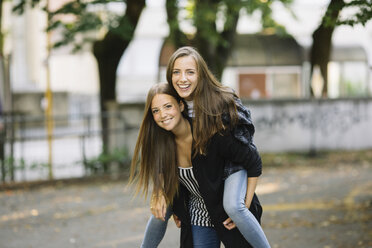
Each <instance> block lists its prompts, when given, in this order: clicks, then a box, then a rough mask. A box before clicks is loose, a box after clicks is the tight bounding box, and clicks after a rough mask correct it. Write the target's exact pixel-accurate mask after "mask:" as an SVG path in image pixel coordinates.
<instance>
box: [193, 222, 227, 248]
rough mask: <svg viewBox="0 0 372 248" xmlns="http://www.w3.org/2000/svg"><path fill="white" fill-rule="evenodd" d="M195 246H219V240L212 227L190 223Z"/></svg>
mask: <svg viewBox="0 0 372 248" xmlns="http://www.w3.org/2000/svg"><path fill="white" fill-rule="evenodd" d="M191 231H192V241H193V243H194V247H195V248H220V240H219V238H218V236H217V232H216V230H215V229H214V228H213V227H206V226H195V225H191Z"/></svg>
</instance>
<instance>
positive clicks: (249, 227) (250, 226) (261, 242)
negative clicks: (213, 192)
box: [223, 170, 270, 248]
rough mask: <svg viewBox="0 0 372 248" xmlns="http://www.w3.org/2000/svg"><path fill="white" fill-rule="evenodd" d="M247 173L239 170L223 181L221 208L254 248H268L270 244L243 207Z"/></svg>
mask: <svg viewBox="0 0 372 248" xmlns="http://www.w3.org/2000/svg"><path fill="white" fill-rule="evenodd" d="M246 192H247V171H246V170H240V171H237V172H235V173H233V174H231V175H230V176H229V177H228V178H226V180H225V189H224V194H223V207H224V209H225V211H226V213H227V215H228V216H229V217H230V218H231V219H232V221H234V223H235V224H236V226H237V227H238V229H239V231H240V233H241V234H242V235H243V236H244V238H245V239H246V240H247V241H248V242H249V243H250V244H251V245H252V246H253V247H254V248H268V247H270V244H269V242H268V240H267V238H266V236H265V233H264V232H263V230H262V228H261V226H260V224H259V223H258V221H257V219H256V218H255V217H254V215H253V214H252V213H251V212H250V211H249V209H248V208H247V207H246V206H245V194H246Z"/></svg>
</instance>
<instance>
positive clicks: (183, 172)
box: [178, 167, 213, 227]
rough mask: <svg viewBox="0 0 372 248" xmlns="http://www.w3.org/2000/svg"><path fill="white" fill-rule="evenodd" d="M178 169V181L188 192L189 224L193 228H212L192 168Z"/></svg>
mask: <svg viewBox="0 0 372 248" xmlns="http://www.w3.org/2000/svg"><path fill="white" fill-rule="evenodd" d="M178 168H179V172H180V173H179V180H180V182H181V183H182V184H183V185H184V186H185V187H186V188H187V189H188V191H189V192H190V202H189V211H190V217H191V224H192V225H195V226H208V227H212V226H213V224H212V222H211V218H210V216H209V214H208V210H207V207H206V206H205V203H204V199H203V197H202V196H201V195H200V191H199V185H198V182H197V181H196V179H195V177H194V173H193V171H192V167H189V168H182V167H178Z"/></svg>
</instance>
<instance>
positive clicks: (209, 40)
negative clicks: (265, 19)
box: [166, 0, 239, 80]
mask: <svg viewBox="0 0 372 248" xmlns="http://www.w3.org/2000/svg"><path fill="white" fill-rule="evenodd" d="M220 2H221V1H218V0H205V1H195V5H196V6H195V7H194V25H195V27H196V34H195V35H194V36H193V37H190V36H186V35H185V34H184V33H183V32H182V31H181V30H180V27H179V24H178V6H177V1H176V0H167V2H166V7H167V15H168V25H169V28H170V35H169V37H168V38H169V39H170V40H171V43H172V44H174V46H175V47H176V49H177V48H178V47H180V46H185V45H191V46H194V47H195V48H196V49H197V50H198V51H199V53H200V54H201V56H202V57H203V58H204V60H205V61H206V62H207V65H208V67H209V69H210V70H211V71H212V72H213V74H214V75H215V76H216V78H217V79H218V80H221V77H222V73H223V70H224V68H225V66H226V63H227V59H228V57H229V55H230V52H231V50H232V46H233V45H232V41H233V39H234V36H235V31H236V26H237V23H238V19H239V9H237V8H236V6H232V5H231V4H230V5H227V6H226V8H227V10H226V11H227V14H226V19H227V20H226V22H225V25H224V28H223V30H222V31H221V32H219V31H218V30H217V26H216V13H217V10H218V6H219V4H220Z"/></svg>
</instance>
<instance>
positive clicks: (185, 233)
mask: <svg viewBox="0 0 372 248" xmlns="http://www.w3.org/2000/svg"><path fill="white" fill-rule="evenodd" d="M254 154H255V153H252V150H251V147H250V145H249V144H243V143H242V142H241V141H239V140H237V139H236V138H235V137H234V133H233V131H226V132H224V134H215V135H214V136H213V137H212V138H211V139H210V141H209V143H208V146H207V153H206V155H200V154H199V155H197V156H196V157H194V158H193V159H192V165H193V172H194V175H195V178H196V180H197V181H198V184H199V190H200V193H201V195H202V197H203V198H204V201H205V204H206V207H207V210H208V213H209V215H210V217H211V220H212V223H213V225H214V228H215V230H216V231H217V234H218V237H219V238H220V240H221V241H222V242H223V244H224V245H225V247H226V248H235V247H236V248H242V247H251V246H250V245H249V243H248V242H247V241H246V240H245V239H244V237H243V236H242V235H241V233H240V232H239V230H238V229H237V228H234V229H233V230H228V229H226V228H225V227H224V225H223V224H222V222H223V221H225V220H226V219H227V218H228V216H227V214H226V212H225V210H224V208H223V191H224V167H225V165H226V164H227V163H230V162H232V163H235V164H239V165H242V166H243V167H244V168H245V169H246V170H247V171H248V175H249V176H250V177H256V176H259V175H260V174H261V169H262V167H261V159H260V158H259V156H258V157H257V156H254ZM188 201H189V192H188V191H187V189H186V188H185V187H184V186H183V185H182V184H180V186H179V194H178V196H177V197H175V199H174V202H173V211H174V213H175V214H176V215H177V216H178V217H179V218H180V220H181V248H183V247H187V248H191V247H193V244H192V233H191V222H190V216H189V213H188ZM250 211H251V212H252V213H253V214H254V216H255V217H256V218H257V220H258V221H259V222H260V218H261V214H262V208H261V205H260V203H259V201H258V198H257V196H256V195H254V197H253V200H252V203H251V207H250Z"/></svg>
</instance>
